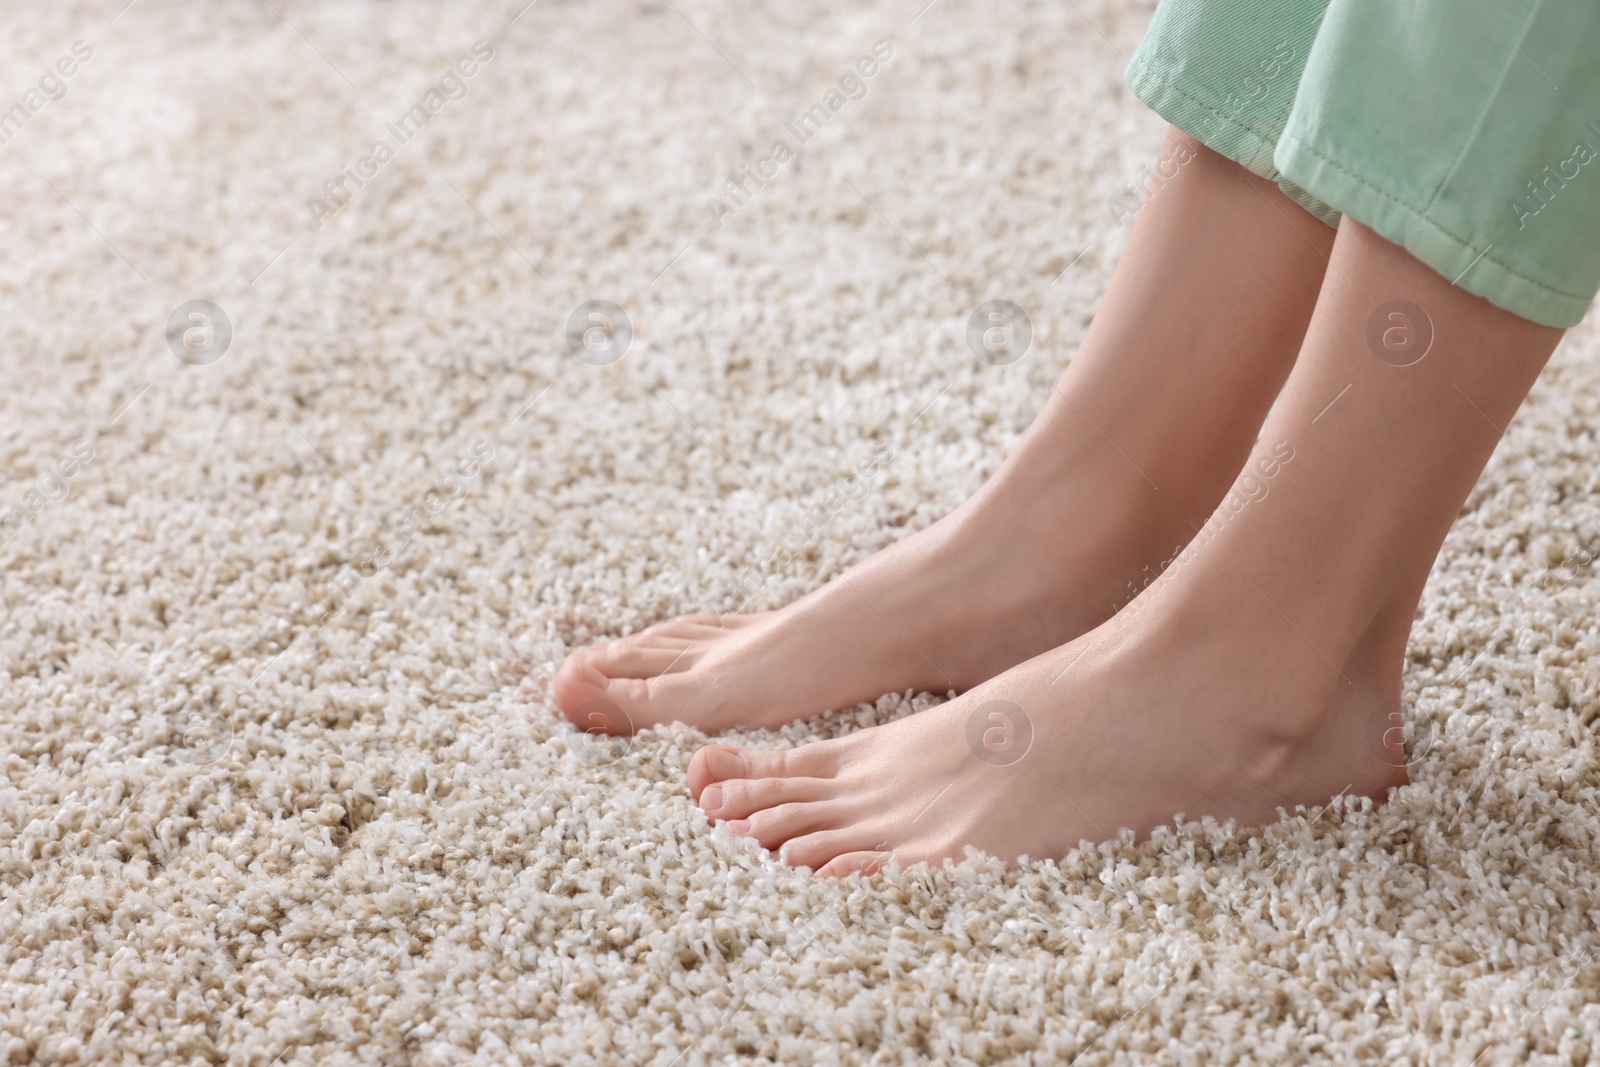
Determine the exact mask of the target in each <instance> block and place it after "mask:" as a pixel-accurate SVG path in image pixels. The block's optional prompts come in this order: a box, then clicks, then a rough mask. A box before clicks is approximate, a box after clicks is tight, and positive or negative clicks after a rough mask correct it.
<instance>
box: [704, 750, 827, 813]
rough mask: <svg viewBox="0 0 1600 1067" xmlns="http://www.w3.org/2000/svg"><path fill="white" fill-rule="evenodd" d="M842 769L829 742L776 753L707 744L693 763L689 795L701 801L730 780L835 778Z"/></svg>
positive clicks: (773, 751) (776, 751) (775, 751)
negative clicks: (708, 788)
mask: <svg viewBox="0 0 1600 1067" xmlns="http://www.w3.org/2000/svg"><path fill="white" fill-rule="evenodd" d="M838 766H839V761H838V757H837V755H836V754H835V753H834V750H833V747H832V743H831V742H827V741H819V742H817V743H815V744H810V745H803V746H801V747H800V748H791V749H776V750H769V749H739V748H734V747H733V746H731V745H706V746H705V747H704V748H702V749H700V750H699V751H698V752H696V753H695V754H694V758H693V759H691V760H690V761H689V792H690V793H691V794H693V796H694V798H695V799H696V800H699V799H700V793H701V791H702V790H704V789H705V787H706V786H708V785H710V784H711V783H712V782H724V781H727V780H728V779H730V778H752V779H753V778H832V777H833V774H834V771H836V770H837V769H838Z"/></svg>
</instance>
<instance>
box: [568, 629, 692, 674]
mask: <svg viewBox="0 0 1600 1067" xmlns="http://www.w3.org/2000/svg"><path fill="white" fill-rule="evenodd" d="M589 652H590V655H589V657H588V659H589V662H590V663H591V664H593V665H594V667H595V669H597V670H598V671H600V673H602V674H604V675H605V676H606V677H607V678H659V677H661V676H662V675H663V674H668V673H671V672H674V671H680V670H683V669H685V668H686V667H688V665H689V664H690V663H691V662H692V661H693V660H694V659H695V658H696V657H695V656H694V649H693V646H692V645H691V644H690V643H689V642H687V641H682V640H672V639H669V638H662V637H646V636H645V635H643V634H641V635H639V636H637V637H630V638H627V639H626V640H623V641H612V642H611V643H609V644H605V645H596V646H595V647H594V648H592V649H590V650H589Z"/></svg>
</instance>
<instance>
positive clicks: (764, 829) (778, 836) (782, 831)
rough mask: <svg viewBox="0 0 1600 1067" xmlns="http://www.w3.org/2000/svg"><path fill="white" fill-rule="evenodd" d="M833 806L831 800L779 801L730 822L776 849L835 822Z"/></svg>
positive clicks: (739, 831)
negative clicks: (776, 803)
mask: <svg viewBox="0 0 1600 1067" xmlns="http://www.w3.org/2000/svg"><path fill="white" fill-rule="evenodd" d="M830 808H831V806H830V805H828V804H779V805H778V806H777V807H775V808H763V809H762V810H760V811H758V812H756V813H755V814H754V815H752V816H750V817H749V818H748V819H734V820H732V821H731V822H729V823H728V824H727V826H728V829H729V830H730V831H731V832H733V833H735V834H738V835H739V836H740V837H749V838H754V839H755V840H756V841H759V842H761V847H762V848H765V849H776V848H781V847H782V846H783V845H784V844H786V843H787V842H789V841H792V840H794V839H795V838H797V837H803V836H805V835H806V834H810V833H814V832H815V831H817V830H821V829H824V828H825V827H827V826H830V825H832V822H833V819H834V818H836V815H834V814H833V813H831V811H830Z"/></svg>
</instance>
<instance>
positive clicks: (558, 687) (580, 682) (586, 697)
mask: <svg viewBox="0 0 1600 1067" xmlns="http://www.w3.org/2000/svg"><path fill="white" fill-rule="evenodd" d="M591 653H592V650H590V649H583V650H582V651H579V652H574V653H573V654H572V655H570V656H568V657H567V658H566V659H565V660H564V661H563V662H562V664H561V668H560V669H559V670H557V671H556V676H555V680H554V681H553V682H551V683H550V690H551V694H552V695H553V696H554V697H555V699H556V704H557V705H558V706H560V708H561V710H562V712H564V713H565V714H566V716H567V718H569V719H571V720H572V721H573V722H575V723H577V724H578V725H579V726H582V727H583V728H584V729H588V728H589V726H590V725H591V724H589V723H584V722H579V721H578V719H577V717H576V716H577V713H578V710H579V709H580V708H582V707H583V706H584V705H586V704H592V703H594V702H595V701H597V700H605V699H606V698H607V697H606V685H607V683H608V681H609V679H607V678H606V676H605V674H604V673H603V672H602V671H601V670H600V669H599V668H598V667H596V666H595V665H594V661H593V657H592V654H591Z"/></svg>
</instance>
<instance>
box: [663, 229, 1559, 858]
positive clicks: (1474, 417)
mask: <svg viewBox="0 0 1600 1067" xmlns="http://www.w3.org/2000/svg"><path fill="white" fill-rule="evenodd" d="M1333 267H1334V270H1332V271H1330V273H1329V274H1328V276H1327V277H1326V279H1325V280H1324V283H1323V288H1322V295H1321V297H1320V299H1319V302H1318V304H1317V308H1316V313H1315V315H1314V317H1313V320H1312V323H1311V326H1310V329H1309V331H1308V332H1307V335H1306V339H1305V344H1304V347H1303V350H1302V352H1301V355H1300V359H1299V361H1298V363H1297V365H1296V367H1295V370H1294V373H1293V374H1292V375H1291V377H1290V379H1289V381H1288V384H1287V386H1286V387H1285V390H1284V393H1283V397H1282V399H1281V401H1280V403H1279V404H1278V406H1277V407H1276V408H1275V409H1274V411H1273V415H1272V417H1271V419H1269V420H1268V423H1267V426H1266V427H1265V429H1264V431H1263V434H1262V438H1261V442H1260V444H1259V445H1258V446H1257V449H1256V455H1255V456H1253V457H1252V460H1251V465H1249V466H1247V467H1246V470H1247V471H1250V470H1252V469H1254V470H1256V471H1257V472H1258V474H1259V475H1260V476H1262V477H1264V478H1265V479H1266V482H1267V484H1269V486H1270V488H1269V490H1268V491H1267V492H1266V494H1265V495H1264V496H1259V494H1257V495H1258V496H1259V498H1258V499H1255V500H1253V501H1252V502H1250V503H1248V504H1246V505H1245V506H1243V507H1242V508H1241V509H1239V510H1238V511H1237V512H1236V513H1234V514H1232V515H1231V517H1229V518H1227V519H1226V521H1224V522H1217V521H1216V520H1215V519H1214V520H1213V524H1212V525H1211V526H1208V528H1207V530H1208V533H1207V534H1206V536H1204V537H1196V538H1195V540H1194V542H1192V543H1191V545H1190V546H1189V548H1188V549H1187V550H1186V552H1185V556H1184V558H1181V559H1180V561H1179V563H1178V564H1177V565H1176V566H1175V568H1174V569H1173V570H1172V571H1171V572H1170V574H1169V575H1168V576H1166V577H1164V578H1163V580H1161V581H1160V582H1158V583H1156V585H1155V586H1153V587H1152V588H1151V589H1150V590H1149V591H1147V592H1146V593H1145V594H1144V595H1143V596H1142V597H1140V599H1139V600H1138V601H1136V602H1135V604H1134V605H1133V607H1132V608H1131V609H1129V610H1125V611H1124V612H1123V613H1121V614H1120V615H1118V616H1117V617H1116V618H1115V619H1113V620H1112V621H1111V622H1109V623H1107V624H1106V625H1104V626H1102V627H1100V628H1098V629H1096V630H1095V631H1093V632H1091V633H1089V634H1087V635H1085V636H1083V637H1081V638H1079V639H1078V640H1076V641H1073V642H1070V643H1068V644H1066V645H1065V646H1063V647H1061V648H1059V649H1056V650H1054V651H1052V652H1049V653H1046V654H1044V655H1041V656H1038V657H1036V658H1034V659H1032V660H1029V661H1028V662H1026V663H1024V664H1022V665H1020V666H1018V667H1016V668H1014V669H1012V670H1011V671H1009V672H1007V673H1006V674H1004V675H1001V676H1000V677H998V678H995V679H993V680H991V681H989V682H987V683H985V684H984V685H981V686H979V687H977V688H976V689H974V690H973V691H972V692H970V693H967V694H966V695H964V696H962V697H960V698H958V699H956V700H954V701H951V702H950V703H947V704H944V705H941V706H939V707H937V708H934V709H932V710H930V711H928V712H926V713H924V714H921V715H916V716H912V717H910V718H908V719H902V720H899V721H897V722H894V723H891V724H888V725H886V726H882V727H878V728H876V729H872V730H867V731H863V732H861V733H858V734H853V735H851V736H848V737H844V738H840V739H838V740H833V741H825V742H819V743H817V744H813V745H808V746H805V747H804V748H801V749H798V750H793V751H788V752H761V751H749V752H739V751H736V750H732V749H728V748H725V747H720V746H712V747H708V748H705V749H702V750H701V751H700V752H699V753H697V754H696V756H695V759H694V760H693V762H692V764H691V766H690V771H689V781H690V788H691V790H692V791H693V792H694V793H695V795H696V796H697V797H698V798H699V800H700V803H701V805H702V807H704V808H706V810H707V812H708V814H710V815H712V816H714V817H717V818H724V819H729V820H733V821H731V822H730V823H729V825H730V828H732V829H733V830H734V832H736V833H743V834H747V835H749V836H752V837H755V838H757V839H758V840H760V841H761V842H762V843H763V844H764V845H767V846H768V847H772V848H778V847H783V848H784V849H785V850H786V855H787V857H788V859H789V860H790V862H792V863H796V864H799V865H805V866H811V867H817V868H821V869H823V870H824V871H825V872H827V873H834V874H836V873H842V872H845V871H848V870H854V869H863V868H871V867H873V866H875V865H877V864H879V863H881V862H883V861H884V860H885V859H886V858H887V857H888V856H890V855H891V854H892V855H895V856H897V857H898V858H899V860H900V861H901V862H902V863H912V862H917V861H921V860H936V859H940V858H946V857H952V858H960V857H961V855H962V853H963V849H964V847H965V846H968V845H971V846H976V847H979V848H982V849H984V850H986V851H988V852H992V853H995V854H999V855H1002V856H1005V857H1012V858H1014V857H1017V856H1020V855H1024V854H1026V855H1030V856H1034V857H1046V856H1059V855H1061V854H1062V853H1064V852H1065V851H1066V850H1067V849H1069V848H1071V847H1072V846H1074V845H1076V844H1077V843H1079V842H1080V841H1081V840H1084V839H1090V840H1097V839H1101V838H1103V837H1105V836H1108V835H1111V834H1115V833H1116V832H1117V830H1118V829H1119V828H1124V827H1127V828H1132V829H1134V830H1135V831H1137V832H1138V833H1140V834H1141V835H1142V834H1145V833H1148V832H1149V831H1150V830H1151V829H1152V828H1153V827H1155V826H1158V825H1160V824H1163V823H1167V822H1170V821H1171V819H1172V818H1173V816H1174V815H1175V814H1176V813H1179V812H1182V813H1185V814H1186V815H1187V817H1189V818H1191V819H1195V818H1199V817H1201V816H1203V815H1211V816H1215V817H1217V818H1218V819H1237V820H1239V821H1241V822H1245V823H1257V822H1263V821H1268V820H1270V819H1272V818H1274V817H1275V813H1276V810H1277V809H1278V808H1279V807H1280V806H1283V807H1292V806H1293V805H1295V804H1300V803H1305V804H1313V803H1321V802H1325V801H1327V800H1328V799H1329V798H1330V797H1332V796H1334V795H1335V794H1337V793H1339V792H1342V791H1347V790H1348V791H1349V792H1352V793H1355V794H1362V795H1367V796H1372V797H1378V798H1381V797H1383V796H1385V795H1386V793H1387V790H1388V789H1389V788H1390V787H1392V786H1395V785H1399V784H1402V783H1403V782H1404V781H1405V774H1404V772H1403V771H1402V770H1399V769H1397V768H1395V767H1394V766H1393V765H1392V762H1393V761H1385V760H1384V759H1383V758H1382V754H1381V753H1379V752H1375V751H1374V750H1373V747H1372V745H1371V744H1370V742H1369V739H1368V736H1367V726H1368V723H1369V721H1370V718H1371V714H1372V712H1373V710H1374V709H1375V707H1376V706H1377V704H1378V703H1380V702H1381V701H1382V700H1384V699H1395V698H1397V697H1398V695H1399V690H1398V685H1399V664H1400V658H1401V652H1402V650H1403V646H1404V640H1405V635H1406V631H1407V629H1408V626H1409V620H1410V617H1411V613H1412V611H1413V610H1414V607H1415V603H1416V598H1417V596H1418V594H1419V592H1420V590H1421V588H1422V585H1423V583H1424V581H1425V580H1426V577H1427V573H1428V570H1429V568H1430V566H1431V564H1432V562H1433V559H1434V557H1435V555H1436V554H1437V552H1438V549H1439V546H1440V544H1441V542H1442V541H1443V539H1444V537H1445V534H1446V533H1447V531H1448V530H1449V528H1450V525H1451V523H1452V522H1453V520H1454V519H1455V517H1456V515H1457V514H1458V513H1459V510H1460V507H1461V504H1462V502H1463V501H1464V500H1465V498H1466V496H1467V494H1468V492H1469V491H1470V490H1471V488H1472V485H1473V483H1474V482H1475V480H1476V479H1477V477H1478V475H1479V473H1480V472H1481V471H1482V469H1483V465H1484V464H1485V463H1486V462H1487V460H1488V457H1489V455H1490V453H1491V452H1492V450H1493V449H1494V447H1495V444H1496V442H1497V441H1498V440H1499V437H1500V430H1501V428H1503V427H1504V426H1506V424H1507V423H1508V422H1509V421H1510V419H1511V418H1512V416H1513V415H1514V413H1515V412H1516V409H1517V407H1518V405H1519V404H1520V403H1521V401H1522V399H1523V397H1524V396H1525V395H1526V394H1527V391H1528V389H1529V388H1530V387H1531V386H1532V384H1533V381H1534V379H1535V377H1536V376H1537V375H1538V373H1539V370H1540V369H1541V368H1542V367H1543V366H1544V363H1545V361H1546V360H1547V359H1548V358H1549V355H1550V353H1551V351H1552V350H1553V349H1554V347H1555V345H1556V342H1557V341H1558V340H1559V339H1560V337H1561V331H1559V330H1556V329H1552V328H1549V327H1544V326H1538V325H1535V324H1533V323H1530V322H1528V321H1526V320H1524V319H1520V318H1517V317H1516V316H1514V315H1512V314H1510V313H1509V312H1506V311H1504V310H1501V309H1499V308H1496V307H1494V306H1492V305H1490V304H1489V303H1487V302H1486V301H1483V300H1481V299H1479V298H1477V297H1474V296H1471V295H1469V294H1468V293H1466V292H1465V291H1464V290H1461V289H1458V288H1455V287H1454V286H1452V285H1451V284H1450V283H1449V282H1448V281H1446V280H1445V279H1444V278H1441V277H1440V276H1439V275H1437V274H1436V273H1434V272H1433V271H1432V270H1430V269H1428V268H1427V267H1425V266H1424V265H1422V264H1421V263H1420V262H1418V261H1417V260H1415V259H1414V258H1413V257H1411V256H1410V255H1409V254H1408V253H1406V252H1405V251H1404V250H1403V249H1400V248H1398V247H1396V246H1394V245H1392V244H1390V243H1388V242H1386V241H1384V240H1383V239H1381V238H1379V237H1377V236H1376V235H1375V234H1373V233H1372V232H1371V231H1370V230H1367V229H1366V228H1364V227H1362V226H1360V225H1358V224H1355V223H1351V222H1350V221H1348V220H1346V221H1345V223H1344V224H1343V225H1342V226H1341V228H1340V232H1339V237H1338V241H1337V244H1336V247H1335V250H1334V255H1333ZM1397 298H1398V299H1406V300H1410V301H1414V302H1415V303H1416V304H1418V305H1420V306H1421V307H1422V308H1424V309H1426V312H1427V314H1428V315H1429V316H1430V317H1431V319H1432V323H1433V325H1434V327H1435V329H1436V336H1435V339H1434V341H1433V345H1432V350H1431V351H1430V352H1429V354H1428V355H1427V356H1426V358H1424V359H1423V360H1422V361H1421V362H1419V363H1417V364H1415V365H1413V366H1407V367H1396V366H1392V365H1390V364H1388V363H1386V362H1384V361H1382V360H1380V359H1379V358H1377V357H1376V356H1375V355H1374V353H1373V351H1372V350H1371V349H1370V348H1369V344H1368V341H1367V338H1366V333H1367V328H1368V321H1369V319H1370V318H1371V317H1372V315H1373V313H1374V311H1375V310H1376V309H1378V308H1379V307H1380V306H1381V305H1384V304H1385V303H1386V302H1388V301H1391V300H1394V299H1397ZM1336 398H1337V399H1336ZM1330 403H1332V405H1333V406H1332V407H1329V404H1330ZM1291 453H1292V456H1291V455H1290V454H1291ZM1263 462H1264V465H1260V464H1261V463H1263ZM1274 463H1275V464H1276V466H1275V467H1274V466H1273V465H1274ZM1267 469H1271V470H1272V473H1271V474H1270V475H1266V474H1264V473H1262V472H1264V471H1265V470H1267ZM997 702H1004V703H997ZM997 712H998V713H1000V714H1001V715H1002V718H1004V719H1006V720H1007V721H1008V722H1009V723H1010V725H1011V726H1012V727H1013V728H1014V729H1015V728H1017V727H1022V728H1024V729H1025V728H1027V727H1031V732H1032V741H1031V747H1029V748H1028V749H1027V751H1026V754H1025V755H1022V756H1021V758H1020V759H1016V760H1015V761H1014V762H1007V759H1008V758H1009V757H1006V756H1005V755H1004V754H1003V753H1002V757H1001V758H1000V759H999V760H997V759H996V758H995V754H994V753H993V752H989V751H985V749H984V748H983V747H980V746H979V745H977V744H974V740H973V739H974V738H982V737H984V736H985V735H984V733H983V730H982V729H979V730H978V731H977V732H976V734H974V733H971V732H969V729H970V727H971V724H972V723H973V722H974V721H976V722H977V723H978V724H979V726H980V727H986V726H989V725H991V724H993V725H995V726H996V727H1000V726H1003V725H1005V723H1003V722H1002V720H1001V719H995V718H994V715H995V714H996V713H997ZM999 736H1000V740H1001V741H1004V740H1005V738H1004V734H1003V731H1002V734H1001V735H999ZM1013 736H1014V735H1013ZM1002 747H1003V746H1002ZM984 756H988V760H987V761H985V759H984V758H983V757H984ZM997 763H998V764H1000V765H996V764H997Z"/></svg>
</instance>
